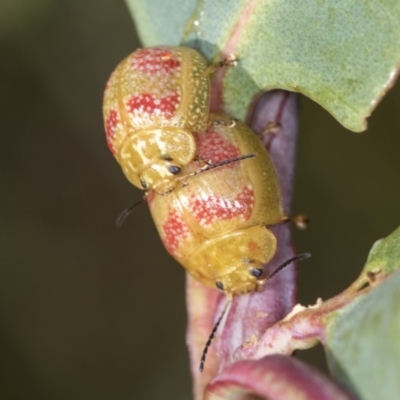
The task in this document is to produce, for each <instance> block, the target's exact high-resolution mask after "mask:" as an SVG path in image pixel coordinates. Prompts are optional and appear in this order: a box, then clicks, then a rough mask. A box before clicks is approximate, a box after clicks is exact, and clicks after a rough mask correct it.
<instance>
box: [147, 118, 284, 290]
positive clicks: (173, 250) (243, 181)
mask: <svg viewBox="0 0 400 400" xmlns="http://www.w3.org/2000/svg"><path fill="white" fill-rule="evenodd" d="M227 118H229V117H227V116H226V115H224V114H216V113H210V120H211V121H226V120H227ZM195 140H196V149H197V150H196V152H197V153H196V155H197V157H196V159H197V160H203V161H192V162H191V163H190V164H188V165H187V166H185V167H184V168H183V170H182V174H183V176H185V175H186V176H188V178H187V179H186V180H184V181H183V182H181V183H180V184H177V185H175V186H174V188H173V190H172V191H171V192H170V193H168V194H166V195H163V194H160V193H156V192H152V193H150V194H149V196H148V203H149V206H150V210H151V214H152V216H153V219H154V221H155V224H156V226H157V229H158V231H159V233H160V236H161V239H162V241H163V243H164V245H165V247H166V249H167V250H168V252H169V253H170V254H171V255H172V256H173V257H174V258H175V259H176V260H177V261H178V262H179V263H180V264H182V265H183V267H185V268H186V269H187V271H188V272H189V273H190V274H191V275H192V276H193V277H194V278H195V279H197V280H198V281H200V282H202V283H203V284H205V285H207V286H210V287H215V286H217V287H218V288H219V289H221V290H223V291H224V292H225V293H226V294H227V295H229V296H231V295H236V294H244V293H248V292H251V291H254V290H257V289H259V288H261V287H262V285H263V284H264V282H265V279H263V277H262V274H263V270H262V265H263V264H265V263H267V262H269V261H270V260H271V258H272V257H273V255H274V254H275V251H276V244H277V243H276V238H275V236H274V234H273V233H272V232H271V231H270V230H269V229H268V228H269V227H270V226H272V225H275V224H279V223H281V222H283V221H285V220H287V217H286V216H285V214H284V212H283V208H282V198H281V193H280V187H279V183H278V179H277V176H276V173H275V168H274V166H273V164H272V161H271V159H270V157H269V155H268V153H267V152H266V151H265V149H264V147H263V145H262V143H261V141H260V140H259V139H258V137H257V136H256V135H255V134H254V132H252V131H251V129H250V128H248V127H247V126H246V125H245V124H243V123H241V122H237V123H236V125H235V126H233V127H229V126H226V125H225V124H221V123H217V124H211V126H210V127H209V128H208V129H207V130H205V131H204V132H201V133H198V134H196V135H195ZM246 154H254V155H255V157H253V158H249V159H246V160H243V161H237V162H232V163H229V164H227V165H222V166H219V167H218V168H214V169H212V170H209V171H204V172H202V173H200V174H198V175H196V176H194V177H190V175H191V174H192V173H193V172H194V171H199V170H201V168H202V166H204V160H206V161H207V163H211V164H214V165H215V164H218V163H220V162H223V161H224V160H232V159H235V158H237V157H238V156H240V155H246Z"/></svg>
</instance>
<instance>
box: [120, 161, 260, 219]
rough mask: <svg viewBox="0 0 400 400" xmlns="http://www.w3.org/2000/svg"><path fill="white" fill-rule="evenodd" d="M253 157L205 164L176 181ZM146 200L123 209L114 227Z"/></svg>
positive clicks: (142, 199) (144, 198)
mask: <svg viewBox="0 0 400 400" xmlns="http://www.w3.org/2000/svg"><path fill="white" fill-rule="evenodd" d="M255 156H256V154H245V155H243V156H239V157H234V158H229V159H227V160H223V161H220V162H218V163H216V164H206V165H205V166H204V168H201V169H199V170H197V171H194V172H191V173H190V174H187V175H185V176H182V177H180V178H177V179H176V180H177V181H185V180H186V179H187V178H191V177H192V176H196V175H198V174H201V173H202V172H206V171H209V170H211V169H214V168H218V167H222V166H224V165H227V164H231V163H233V162H236V161H242V160H246V159H248V158H253V157H255ZM152 190H154V189H152ZM171 192H172V190H169V191H167V192H164V193H161V194H162V195H163V196H164V195H167V194H169V193H171ZM146 193H147V192H146ZM146 198H147V194H145V195H144V196H143V197H142V198H141V199H140V200H138V201H137V202H136V203H133V204H131V205H130V206H129V207H127V208H125V210H124V211H122V213H121V214H120V215H119V216H118V218H117V219H116V221H115V225H117V226H118V227H119V226H121V225H122V223H123V222H124V221H125V219H126V218H127V217H128V216H129V214H130V213H131V212H132V210H133V209H134V208H136V207H137V206H138V205H139V204H142V203H144V202H145V201H146Z"/></svg>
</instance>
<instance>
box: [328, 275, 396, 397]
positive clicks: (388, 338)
mask: <svg viewBox="0 0 400 400" xmlns="http://www.w3.org/2000/svg"><path fill="white" fill-rule="evenodd" d="M399 287H400V271H397V272H395V273H394V274H393V275H392V276H390V277H389V278H388V279H387V280H386V281H385V282H383V283H382V284H381V285H379V286H378V287H376V288H375V289H373V290H372V291H370V292H369V293H368V294H367V295H366V296H363V297H361V298H360V299H359V300H358V301H355V302H353V303H352V304H350V305H348V306H347V307H345V309H344V310H342V311H340V315H339V317H338V318H337V319H335V320H333V322H332V324H331V326H330V327H329V329H328V334H327V357H328V362H329V365H330V367H331V371H332V373H333V375H334V376H335V377H336V378H337V379H338V380H339V381H340V382H341V383H342V384H344V385H345V386H346V387H347V388H348V389H350V390H351V391H352V392H353V393H355V394H356V395H357V396H358V397H359V398H360V399H362V400H377V399H385V400H392V399H393V400H395V399H398V398H399V395H400V379H399V371H400V290H399Z"/></svg>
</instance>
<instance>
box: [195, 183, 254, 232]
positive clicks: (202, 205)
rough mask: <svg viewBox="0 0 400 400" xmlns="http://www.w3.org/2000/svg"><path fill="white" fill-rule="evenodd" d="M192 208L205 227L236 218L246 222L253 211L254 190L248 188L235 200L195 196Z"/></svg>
mask: <svg viewBox="0 0 400 400" xmlns="http://www.w3.org/2000/svg"><path fill="white" fill-rule="evenodd" d="M190 206H191V210H192V213H193V215H194V216H195V218H196V219H197V220H198V221H199V223H200V224H201V225H203V226H207V225H211V224H213V223H216V222H218V221H220V220H230V219H232V218H236V217H242V218H243V219H244V220H245V221H246V220H248V219H249V218H250V216H251V212H252V210H253V206H254V192H253V189H251V188H249V187H247V186H246V187H244V188H243V190H242V191H241V192H240V193H239V194H238V195H237V196H236V197H235V198H234V199H227V198H224V197H222V196H206V197H201V198H198V197H194V196H193V198H192V199H191V202H190Z"/></svg>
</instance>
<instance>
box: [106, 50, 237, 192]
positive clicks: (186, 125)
mask: <svg viewBox="0 0 400 400" xmlns="http://www.w3.org/2000/svg"><path fill="white" fill-rule="evenodd" d="M234 61H235V60H228V61H222V62H221V63H219V64H217V65H216V66H215V67H218V66H222V65H229V64H233V63H234ZM215 67H213V66H207V63H206V60H205V59H204V57H203V56H202V55H201V54H200V53H198V52H197V51H196V50H194V49H191V48H189V47H167V46H158V47H150V48H142V49H138V50H136V51H135V52H133V53H132V54H130V55H129V56H128V57H126V58H125V59H124V60H123V61H122V62H121V63H120V64H119V65H118V66H117V68H116V69H115V70H114V72H113V73H112V74H111V76H110V78H109V80H108V82H107V85H106V88H105V92H104V102H103V115H104V124H105V130H106V139H107V144H108V147H109V149H110V150H111V152H112V153H113V155H114V156H115V158H116V159H117V161H118V163H119V164H120V166H121V168H122V170H123V172H124V174H125V175H126V177H127V178H128V180H129V181H130V182H131V183H133V184H134V185H135V186H137V187H138V188H141V189H145V190H151V189H157V188H159V187H160V185H164V186H165V185H166V184H168V183H170V184H171V185H173V183H174V181H175V178H176V176H179V175H180V173H181V171H182V167H184V166H186V165H187V164H189V163H190V162H191V161H192V160H193V159H194V157H195V154H196V143H195V138H194V135H193V133H194V132H202V131H204V130H205V129H206V128H207V124H208V113H209V102H210V74H211V73H212V72H213V71H214V70H215ZM158 190H161V189H160V188H159V189H158Z"/></svg>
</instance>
